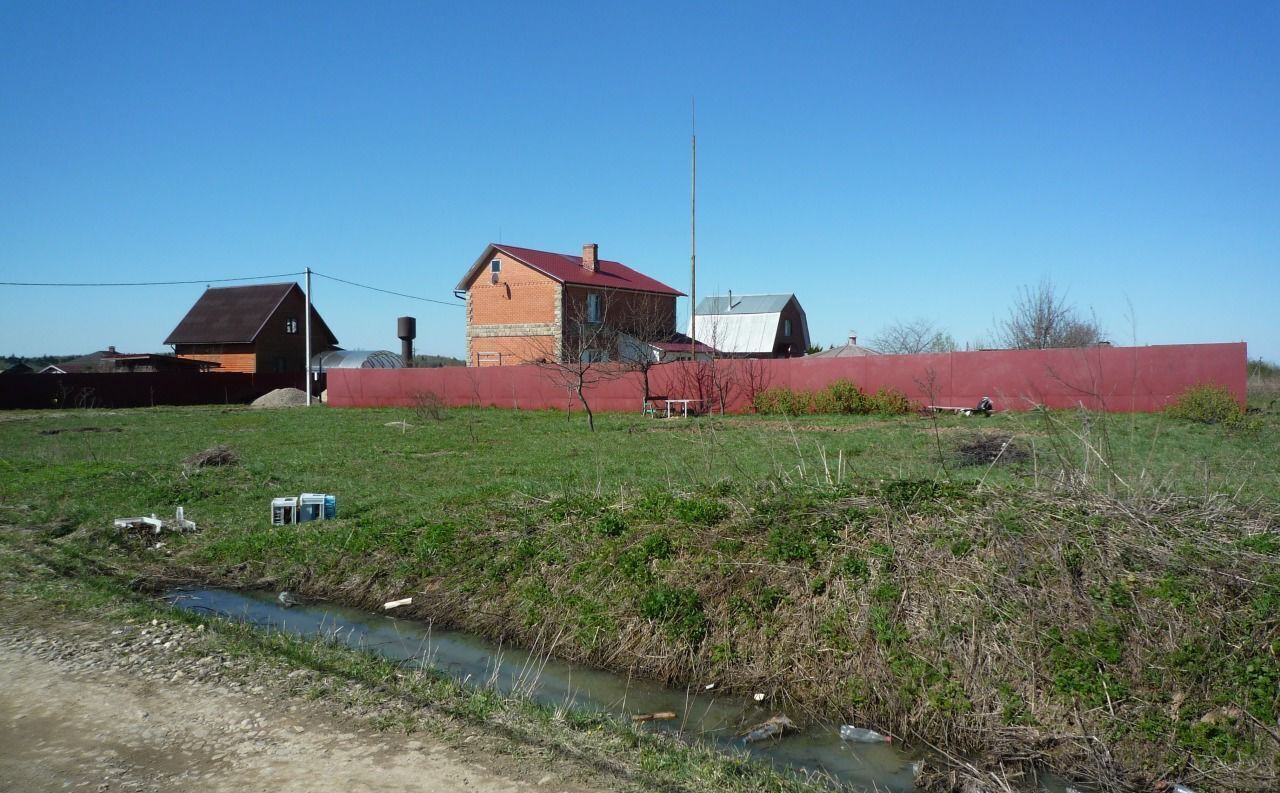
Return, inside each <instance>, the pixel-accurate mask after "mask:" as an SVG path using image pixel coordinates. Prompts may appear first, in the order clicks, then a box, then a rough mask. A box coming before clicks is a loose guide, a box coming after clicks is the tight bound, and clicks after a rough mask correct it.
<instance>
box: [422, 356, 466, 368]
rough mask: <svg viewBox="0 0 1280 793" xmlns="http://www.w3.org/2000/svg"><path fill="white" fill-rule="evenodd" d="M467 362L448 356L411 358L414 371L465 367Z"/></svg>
mask: <svg viewBox="0 0 1280 793" xmlns="http://www.w3.org/2000/svg"><path fill="white" fill-rule="evenodd" d="M466 365H467V362H466V361H464V360H462V359H461V358H451V357H449V356H448V355H415V356H413V368H415V369H439V368H440V367H442V366H466Z"/></svg>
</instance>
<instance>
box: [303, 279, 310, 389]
mask: <svg viewBox="0 0 1280 793" xmlns="http://www.w3.org/2000/svg"><path fill="white" fill-rule="evenodd" d="M306 296H307V310H306V319H305V320H303V326H304V331H303V332H304V333H305V334H306V337H307V338H306V340H305V341H304V342H303V349H304V350H306V353H305V354H306V356H307V360H306V365H305V366H303V368H302V371H303V375H302V384H303V385H302V387H303V389H305V390H306V392H307V407H311V268H310V267H308V268H307V288H306Z"/></svg>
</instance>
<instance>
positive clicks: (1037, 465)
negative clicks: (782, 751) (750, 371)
mask: <svg viewBox="0 0 1280 793" xmlns="http://www.w3.org/2000/svg"><path fill="white" fill-rule="evenodd" d="M597 428H598V429H597V432H595V433H589V432H587V431H586V427H585V422H584V421H583V420H582V418H581V416H580V415H579V414H577V413H575V414H574V415H573V417H572V419H571V420H570V421H568V422H566V418H565V416H564V415H563V414H557V413H549V412H514V411H498V410H479V409H457V410H450V411H447V412H446V413H445V414H444V415H443V417H442V418H440V419H435V418H431V417H430V416H428V415H425V413H424V414H423V415H417V414H415V413H414V412H413V411H409V410H395V409H386V410H335V409H329V408H324V407H316V408H312V409H310V410H306V409H278V410H251V409H247V408H240V407H234V408H222V407H210V408H192V409H179V408H159V409H144V410H132V411H91V412H83V411H62V412H19V413H10V414H5V415H0V522H2V523H4V524H6V525H8V526H10V527H17V528H19V529H21V530H23V531H24V532H26V533H27V535H28V536H30V537H33V538H35V541H37V542H39V543H43V544H45V545H48V546H50V547H56V548H60V549H63V550H65V551H74V553H76V554H78V555H81V556H84V557H87V558H92V559H94V560H97V561H98V562H99V563H100V564H101V565H104V566H106V567H107V568H110V569H114V570H117V571H118V575H119V576H120V577H122V578H124V579H130V578H134V577H139V576H156V577H159V578H166V577H168V578H171V577H174V576H186V577H191V578H199V579H203V580H208V581H216V582H223V583H226V584H229V585H234V586H253V585H255V584H262V585H268V584H269V585H273V586H279V587H281V588H289V589H297V590H300V591H303V592H307V593H310V594H315V595H323V596H326V597H332V598H336V599H340V600H342V601H344V602H347V603H350V604H354V605H363V606H372V605H374V604H377V603H380V602H382V601H383V600H386V599H391V598H393V597H401V596H406V595H413V596H414V597H415V602H414V606H413V607H412V608H413V612H412V613H413V614H416V615H417V616H421V617H424V618H430V619H434V620H436V621H437V622H444V623H448V624H452V625H455V626H458V627H462V628H466V629H470V630H473V631H477V632H480V633H484V634H486V635H489V636H493V637H502V638H505V639H509V640H516V641H521V642H526V643H530V642H533V641H536V640H538V638H539V637H543V638H544V639H545V637H547V636H557V637H558V640H557V642H556V643H555V646H554V648H552V649H553V650H554V652H556V653H557V654H559V655H561V656H564V657H567V658H571V659H576V660H582V661H586V662H589V663H593V664H597V665H600V666H605V667H609V668H614V669H618V670H624V671H628V672H635V673H640V674H644V675H648V676H653V677H657V678H662V679H666V680H668V681H670V682H672V683H675V684H680V683H684V682H688V681H701V680H706V679H714V680H718V681H721V683H722V685H723V686H724V687H725V688H726V689H727V690H736V691H744V692H746V691H760V690H764V691H767V692H768V693H769V695H770V696H771V698H774V699H776V701H778V702H779V703H783V704H785V705H786V706H787V708H788V710H789V712H791V713H792V714H793V715H796V714H799V715H810V716H821V717H823V718H830V719H836V718H841V719H849V720H858V721H859V722H860V723H870V724H874V725H876V726H879V727H882V728H885V729H889V730H892V731H893V732H895V733H897V734H899V735H901V736H904V737H906V738H908V739H917V740H928V741H930V742H931V743H935V744H941V745H944V746H947V747H950V748H953V749H957V750H961V751H967V752H974V753H977V754H979V755H983V754H985V755H987V756H989V757H990V758H993V762H999V761H1004V762H1006V763H1015V764H1016V762H1017V760H1018V759H1019V758H1023V759H1033V760H1035V761H1037V762H1040V763H1044V764H1048V765H1052V766H1054V767H1057V768H1059V769H1062V770H1064V771H1065V772H1067V773H1068V774H1071V775H1074V776H1076V777H1078V778H1081V779H1084V780H1086V781H1088V780H1093V781H1095V782H1098V783H1103V784H1113V783H1114V784H1125V785H1137V784H1148V783H1152V782H1155V781H1158V780H1162V779H1170V778H1174V777H1175V776H1179V775H1185V773H1186V771H1187V769H1188V768H1192V769H1195V770H1196V771H1197V772H1198V773H1201V772H1202V773H1203V774H1204V776H1203V777H1202V783H1201V784H1200V785H1199V786H1198V787H1197V789H1198V790H1199V789H1202V788H1203V789H1213V788H1215V786H1216V787H1220V788H1222V789H1231V788H1235V789H1242V788H1243V789H1249V788H1251V787H1252V788H1256V789H1265V787H1266V785H1271V784H1276V783H1277V781H1278V780H1280V777H1278V776H1277V774H1278V773H1280V770H1278V769H1280V765H1278V763H1280V751H1277V749H1278V748H1280V739H1277V738H1276V737H1275V735H1274V734H1272V733H1273V731H1274V726H1275V724H1276V718H1277V716H1280V658H1278V656H1280V621H1278V614H1277V612H1278V611H1280V568H1277V567H1276V562H1277V561H1280V535H1278V534H1277V529H1276V527H1277V525H1278V524H1277V494H1278V493H1280V455H1277V453H1276V450H1277V449H1278V448H1280V443H1278V441H1280V422H1277V420H1276V418H1275V417H1274V416H1273V415H1271V414H1269V413H1262V414H1258V415H1256V416H1254V417H1252V419H1251V420H1250V421H1249V422H1247V423H1246V424H1244V425H1230V426H1227V425H1221V424H1219V425H1204V424H1196V423H1191V422H1185V421H1179V420H1173V419H1170V418H1168V417H1165V416H1159V415H1135V416H1127V415H1100V414H1085V413H1075V412H1055V413H1046V414H1016V415H1015V414H1005V415H997V416H994V417H992V418H990V419H980V418H940V419H937V420H933V419H927V418H919V417H916V416H914V415H913V416H901V417H887V418H886V417H830V416H804V417H798V418H794V419H789V420H788V419H783V418H777V417H770V418H764V417H750V416H746V417H726V418H703V419H696V420H687V421H686V420H662V421H659V420H653V419H643V418H641V417H638V416H619V415H604V416H601V417H600V419H599V421H598V422H597ZM215 444H225V445H227V446H229V447H230V448H231V449H233V450H234V451H235V453H236V454H237V455H238V456H239V462H238V463H237V464H235V465H228V466H222V467H210V468H192V467H190V466H187V465H184V464H183V460H184V459H185V458H187V457H188V456H190V455H192V454H194V453H197V452H200V451H202V450H204V449H207V448H209V447H211V446H214V445H215ZM997 454H998V455H999V458H998V459H996V460H995V461H994V462H992V459H993V457H995V456H996V455H997ZM302 491H312V492H329V493H334V494H336V495H337V497H338V519H337V520H333V521H326V522H323V523H309V524H301V525H297V526H286V527H272V526H270V524H269V503H270V499H271V498H272V497H273V496H280V495H289V494H297V493H299V492H302ZM178 505H182V506H184V507H185V509H186V513H187V516H188V517H189V518H191V519H193V520H195V521H196V522H197V523H198V524H199V526H200V531H199V532H197V533H195V534H192V535H187V536H181V537H176V536H168V537H164V538H162V539H163V541H164V543H165V545H164V546H163V547H162V548H159V549H156V548H154V547H153V546H154V543H155V540H154V539H151V538H146V537H140V536H137V535H132V534H127V533H121V532H117V531H115V530H113V529H111V528H110V525H111V523H110V522H111V519H112V518H116V517H122V516H128V515H139V514H149V513H152V512H155V513H158V514H160V515H161V516H167V515H171V514H172V511H173V509H174V508H175V507H176V506H178ZM1260 725H1261V726H1260ZM1265 725H1271V727H1270V728H1268V727H1266V726H1265ZM1082 729H1083V730H1084V732H1085V733H1086V734H1088V735H1090V736H1093V737H1095V738H1097V739H1098V740H1099V741H1100V742H1101V745H1102V746H1105V747H1106V749H1107V751H1108V752H1110V753H1111V755H1112V756H1113V757H1114V758H1115V759H1116V762H1115V763H1113V764H1105V763H1099V762H1098V759H1097V758H1098V755H1097V754H1096V753H1095V752H1092V751H1089V750H1088V749H1087V746H1088V745H1087V744H1085V743H1083V742H1081V741H1080V740H1078V739H1077V738H1074V737H1072V736H1079V735H1080V734H1081V730H1082ZM1250 780H1253V781H1252V782H1251V781H1250ZM1255 783H1256V784H1255ZM1259 786H1261V787H1259Z"/></svg>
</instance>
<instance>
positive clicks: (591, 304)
mask: <svg viewBox="0 0 1280 793" xmlns="http://www.w3.org/2000/svg"><path fill="white" fill-rule="evenodd" d="M603 320H604V306H603V305H602V301H601V300H600V295H599V294H597V293H595V292H592V293H591V294H589V295H587V322H590V323H591V324H593V325H598V324H600V322H602V321H603Z"/></svg>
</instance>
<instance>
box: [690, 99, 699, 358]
mask: <svg viewBox="0 0 1280 793" xmlns="http://www.w3.org/2000/svg"><path fill="white" fill-rule="evenodd" d="M689 110H690V117H689V122H690V123H689V129H690V131H691V132H692V134H693V141H692V142H693V186H692V191H691V193H690V196H689V246H690V249H689V360H691V361H696V360H697V359H698V105H697V99H696V98H694V97H690V98H689Z"/></svg>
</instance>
